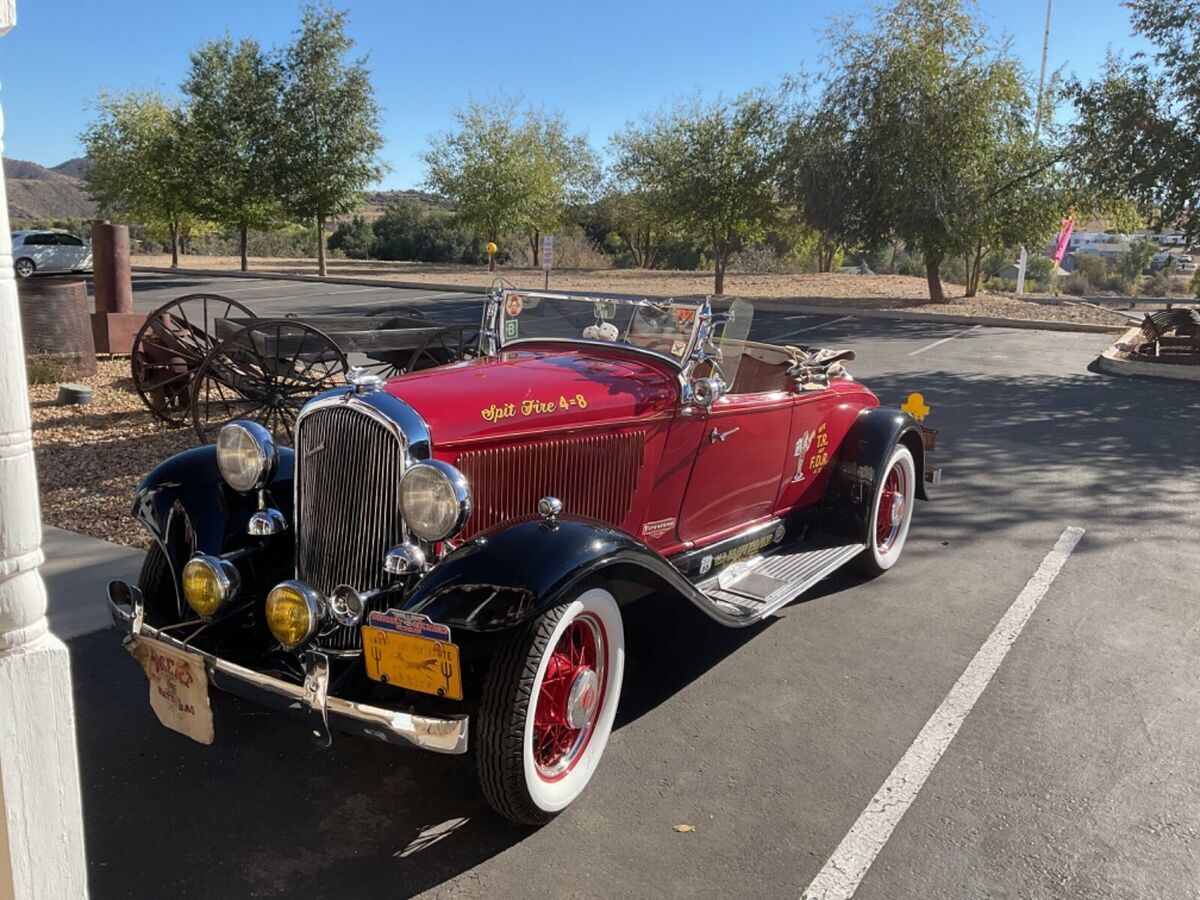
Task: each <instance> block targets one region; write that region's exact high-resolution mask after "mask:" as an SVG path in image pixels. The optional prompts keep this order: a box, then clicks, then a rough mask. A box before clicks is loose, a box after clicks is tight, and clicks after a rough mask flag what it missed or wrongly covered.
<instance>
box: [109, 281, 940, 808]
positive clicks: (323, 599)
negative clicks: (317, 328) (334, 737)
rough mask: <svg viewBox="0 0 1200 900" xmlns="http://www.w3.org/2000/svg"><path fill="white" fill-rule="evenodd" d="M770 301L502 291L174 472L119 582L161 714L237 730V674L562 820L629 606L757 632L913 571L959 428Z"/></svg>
mask: <svg viewBox="0 0 1200 900" xmlns="http://www.w3.org/2000/svg"><path fill="white" fill-rule="evenodd" d="M752 316H753V309H752V307H751V306H750V304H748V303H745V302H741V301H738V302H735V303H733V304H732V305H731V306H729V307H728V308H727V309H726V310H724V311H723V312H717V311H714V309H713V307H712V305H711V304H710V303H709V302H708V301H688V302H683V301H666V302H659V301H651V300H644V299H627V298H616V297H603V298H597V297H583V296H570V295H565V294H557V293H550V292H535V291H529V292H525V291H513V290H497V291H495V292H494V293H493V294H492V295H490V297H489V300H488V302H487V305H486V310H485V313H484V321H483V329H482V337H481V347H480V355H479V356H478V358H475V359H471V360H468V361H465V362H460V363H455V364H452V365H447V366H443V367H440V368H436V369H429V370H426V371H421V372H417V373H413V374H409V375H404V376H400V377H397V378H393V379H390V380H388V381H386V382H383V381H381V380H380V379H379V378H377V377H373V376H368V375H365V374H359V375H357V376H353V375H352V377H351V383H350V384H348V385H346V386H345V387H340V388H337V389H335V390H332V391H329V392H327V393H325V394H323V395H321V396H319V397H317V398H316V399H314V400H312V401H310V402H309V403H308V404H307V405H306V406H305V407H304V408H303V410H302V411H301V413H300V415H299V417H298V420H297V423H296V428H295V449H294V451H293V450H290V449H287V448H283V447H278V446H276V444H275V443H274V441H273V440H272V438H271V435H270V434H269V433H268V432H267V431H265V430H264V429H263V428H262V427H260V426H259V425H257V424H255V423H253V422H249V421H235V422H233V423H231V424H229V425H227V426H225V427H224V428H223V429H222V431H221V432H220V435H219V439H218V441H217V442H216V444H215V445H208V446H204V447H199V448H196V449H194V450H190V451H187V452H185V453H182V454H179V455H177V456H175V457H172V458H171V459H168V460H166V461H165V462H164V463H162V464H161V465H160V466H159V467H158V468H156V469H155V470H154V471H153V472H151V473H150V475H149V476H148V477H147V478H146V479H145V481H144V482H143V483H142V485H141V486H140V488H139V489H138V492H137V496H136V498H135V501H134V515H135V516H136V517H137V518H138V519H139V520H140V521H141V523H142V524H143V525H144V526H145V527H146V528H148V529H149V531H150V533H151V534H152V535H153V537H154V541H155V543H154V546H153V548H152V549H151V550H150V552H149V553H148V555H147V557H146V561H145V564H144V566H143V569H142V573H141V577H140V580H139V583H138V585H137V586H136V587H135V586H132V585H127V584H123V583H119V582H114V583H112V584H111V585H110V586H109V603H110V607H111V611H112V615H113V620H114V622H115V623H116V625H117V626H118V627H119V628H120V629H122V630H123V631H124V632H126V634H127V636H126V638H125V640H126V643H127V645H128V646H129V647H130V649H131V650H132V651H133V653H134V655H135V657H137V658H138V659H139V660H140V661H141V662H142V664H143V666H144V668H145V670H146V672H147V675H148V676H149V678H150V682H151V692H150V696H151V703H152V706H153V707H154V709H155V711H156V712H157V714H158V715H159V718H160V719H161V720H162V721H163V723H164V724H167V725H169V726H170V727H172V728H175V729H177V730H179V731H182V732H184V733H186V734H189V735H191V736H192V737H195V738H196V739H198V740H201V741H205V742H207V741H211V740H212V735H213V722H212V714H211V711H210V710H209V706H208V690H209V687H210V685H211V686H213V687H217V688H221V689H224V690H227V691H230V692H233V693H235V694H239V695H242V696H244V697H248V698H250V699H252V700H255V701H257V702H260V703H263V704H265V705H268V706H272V707H276V708H279V709H287V710H291V711H293V712H298V713H301V714H303V715H305V716H307V718H308V721H309V724H310V727H311V730H312V733H313V735H314V737H316V738H317V739H318V740H319V741H321V742H323V743H329V742H330V740H331V733H332V732H345V733H350V734H356V735H360V736H366V737H371V738H374V739H377V740H382V741H387V742H390V743H393V744H398V745H407V746H416V747H421V748H424V749H427V750H433V751H437V752H442V753H464V752H466V751H467V749H468V747H469V746H470V747H473V749H474V751H475V755H476V758H477V760H478V773H479V779H480V783H481V785H482V788H483V792H484V794H485V795H486V797H487V799H488V801H489V802H490V803H491V804H492V806H493V807H494V808H495V809H496V810H497V811H499V812H500V813H501V814H502V815H504V816H507V817H508V818H510V819H513V820H515V821H517V822H523V823H531V824H535V823H542V822H546V821H547V820H549V819H550V818H551V817H553V816H554V815H555V814H556V813H558V812H559V811H560V810H562V809H563V808H565V807H566V806H567V805H568V804H569V803H571V801H573V800H574V799H575V798H576V797H578V796H579V794H580V792H581V791H582V790H583V788H584V786H585V785H586V784H587V782H588V780H589V779H590V778H591V776H592V773H593V772H594V771H595V769H596V766H597V764H598V762H599V760H600V757H601V754H602V753H603V752H604V747H605V744H606V742H607V740H608V737H609V733H610V731H611V729H612V725H613V718H614V715H615V713H616V709H617V704H618V701H619V699H620V694H621V679H622V673H623V669H624V654H625V642H624V629H623V625H622V608H623V607H624V606H625V605H626V604H628V603H629V602H630V601H631V600H634V599H636V598H639V597H642V596H645V595H649V594H656V595H658V596H660V597H662V598H664V599H663V601H662V602H671V601H670V596H671V595H674V596H676V597H679V598H683V599H685V600H686V601H689V602H691V603H694V604H695V605H696V606H697V607H699V608H700V609H701V610H703V611H704V612H705V613H707V614H708V615H709V616H711V617H712V618H713V619H715V620H716V621H717V622H719V623H721V624H722V625H726V626H731V627H741V626H745V625H750V624H753V623H755V622H758V621H760V620H762V619H763V618H764V617H766V616H768V615H770V614H772V613H774V612H775V611H776V610H778V609H779V608H780V607H782V606H783V605H784V604H786V603H788V602H789V601H791V600H793V599H795V598H796V597H798V596H799V595H801V594H802V593H803V592H804V591H805V590H807V589H808V588H810V587H811V586H812V585H814V584H816V583H817V582H818V581H819V580H820V579H822V578H824V577H825V576H826V575H828V574H829V573H831V572H832V571H834V570H835V569H837V568H838V567H840V566H842V565H845V564H853V565H855V566H856V567H857V568H859V569H860V570H861V571H862V572H865V573H867V574H868V575H878V574H879V573H882V572H884V571H886V570H887V569H889V568H891V567H892V566H893V565H894V564H895V563H896V561H897V559H898V558H899V557H900V554H901V552H902V550H903V549H904V542H905V537H906V535H907V534H908V528H909V522H910V520H911V517H912V511H913V504H914V500H915V499H917V498H922V499H923V498H924V497H925V477H924V476H925V471H926V466H925V452H926V449H927V445H929V444H930V443H931V440H930V433H927V432H923V430H922V428H921V426H920V424H919V423H918V422H917V421H916V420H915V419H913V418H912V417H911V416H910V415H909V414H907V413H905V412H902V411H900V410H897V409H885V408H881V407H880V406H879V404H878V401H877V400H876V398H875V396H874V395H873V394H872V393H871V392H870V391H869V390H867V389H866V388H865V387H863V386H862V385H861V384H859V383H858V382H857V381H855V380H854V379H853V378H852V377H851V376H850V375H849V374H848V373H847V372H846V370H845V368H844V364H845V362H847V361H848V360H850V359H852V358H853V354H852V353H850V352H831V351H827V350H814V349H811V348H799V347H784V346H774V345H770V344H764V343H759V342H755V341H751V340H749V339H748V334H749V329H750V324H751V318H752ZM468 735H469V739H468Z"/></svg>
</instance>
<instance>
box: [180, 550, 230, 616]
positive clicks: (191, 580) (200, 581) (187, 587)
mask: <svg viewBox="0 0 1200 900" xmlns="http://www.w3.org/2000/svg"><path fill="white" fill-rule="evenodd" d="M238 587H239V581H238V573H237V569H235V568H234V567H233V565H232V564H231V563H228V562H226V561H225V560H223V559H217V557H215V556H204V555H201V556H193V557H192V558H191V559H189V560H188V561H187V565H185V566H184V567H183V599H184V600H186V601H187V604H188V606H190V607H191V608H192V609H194V610H195V611H196V613H197V614H198V615H199V616H201V617H202V618H205V619H211V618H212V617H213V616H215V615H216V614H217V613H218V612H220V610H221V607H222V606H224V605H225V603H226V602H227V601H229V600H230V599H232V598H233V597H235V596H236V595H237V592H238Z"/></svg>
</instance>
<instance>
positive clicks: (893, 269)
mask: <svg viewBox="0 0 1200 900" xmlns="http://www.w3.org/2000/svg"><path fill="white" fill-rule="evenodd" d="M899 246H900V242H899V241H892V261H891V262H889V263H888V274H889V275H895V274H896V250H897V248H898V247H899Z"/></svg>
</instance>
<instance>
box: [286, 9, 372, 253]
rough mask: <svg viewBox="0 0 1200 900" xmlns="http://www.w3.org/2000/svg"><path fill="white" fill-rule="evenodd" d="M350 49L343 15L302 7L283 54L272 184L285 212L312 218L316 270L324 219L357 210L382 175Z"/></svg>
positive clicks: (364, 77)
mask: <svg viewBox="0 0 1200 900" xmlns="http://www.w3.org/2000/svg"><path fill="white" fill-rule="evenodd" d="M353 47H354V41H353V40H351V38H350V37H348V36H347V34H346V13H345V12H343V11H340V10H335V9H332V8H330V7H328V6H308V7H305V10H304V17H303V20H302V21H301V25H300V29H299V31H297V33H296V36H295V38H294V39H293V41H292V43H291V44H290V45H289V46H288V47H287V48H286V50H285V51H284V54H283V94H282V99H281V103H280V113H281V118H282V121H283V123H284V127H283V128H282V129H281V132H280V141H279V150H280V152H279V154H278V156H277V158H278V160H279V162H280V167H279V177H280V183H281V184H282V187H283V199H284V205H285V207H286V209H287V210H288V211H289V212H290V213H291V214H292V215H293V216H295V217H296V218H298V219H306V220H308V221H313V220H315V221H316V223H317V270H318V272H319V273H320V274H321V275H325V274H326V265H325V226H326V223H327V221H328V219H329V217H330V216H335V215H345V214H347V213H351V212H353V211H354V210H356V209H358V208H359V207H360V206H361V205H362V201H363V191H364V190H365V189H366V188H367V187H368V186H369V185H370V184H371V183H372V182H374V181H376V180H378V179H379V177H380V176H381V175H382V174H383V169H382V167H381V166H380V164H379V162H378V155H379V150H380V148H382V146H383V137H382V135H380V133H379V107H378V105H377V104H376V102H375V91H374V88H372V86H371V78H370V74H369V72H368V71H367V67H366V62H365V60H363V59H357V60H353V61H347V58H346V57H347V54H348V53H349V52H350V51H351V50H352V49H353Z"/></svg>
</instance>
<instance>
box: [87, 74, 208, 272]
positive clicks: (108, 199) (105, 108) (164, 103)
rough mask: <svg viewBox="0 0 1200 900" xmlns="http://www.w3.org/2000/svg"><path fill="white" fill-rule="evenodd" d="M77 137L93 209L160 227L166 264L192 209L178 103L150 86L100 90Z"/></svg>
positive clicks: (186, 135)
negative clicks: (114, 91)
mask: <svg viewBox="0 0 1200 900" xmlns="http://www.w3.org/2000/svg"><path fill="white" fill-rule="evenodd" d="M92 106H93V108H94V109H95V113H96V115H95V118H94V119H92V121H91V122H90V123H89V124H88V125H87V127H86V128H85V129H84V131H83V133H82V134H80V136H79V140H80V142H81V143H82V144H83V146H84V150H85V152H86V154H87V157H88V159H89V161H90V163H91V165H90V168H89V169H88V171H87V175H86V177H85V180H86V183H87V186H88V191H89V192H90V193H91V195H92V198H93V199H94V200H95V201H96V204H97V207H98V212H99V214H100V215H101V216H106V217H108V218H112V219H115V220H118V221H124V222H126V223H128V224H141V225H146V226H149V227H150V228H155V229H157V228H164V229H165V230H166V231H167V233H168V235H169V237H170V243H171V267H172V268H177V267H178V266H179V241H180V236H181V234H183V233H185V232H186V231H187V230H188V229H189V228H190V227H192V226H194V225H195V224H196V222H197V217H196V215H195V214H194V212H193V211H194V209H195V206H196V202H195V182H194V179H193V177H192V173H193V171H194V169H193V167H192V161H191V160H192V156H193V152H192V146H191V142H190V135H191V131H190V128H189V123H188V118H187V114H186V112H185V111H184V110H183V108H182V107H180V106H178V105H176V104H174V103H172V102H170V101H168V100H167V99H165V98H164V97H162V96H161V95H159V94H157V93H154V92H152V91H130V92H127V93H120V94H109V93H101V94H100V95H99V96H97V97H96V98H95V100H94V101H93V102H92Z"/></svg>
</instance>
